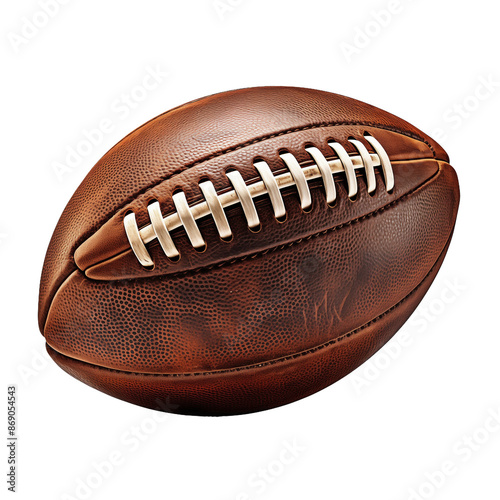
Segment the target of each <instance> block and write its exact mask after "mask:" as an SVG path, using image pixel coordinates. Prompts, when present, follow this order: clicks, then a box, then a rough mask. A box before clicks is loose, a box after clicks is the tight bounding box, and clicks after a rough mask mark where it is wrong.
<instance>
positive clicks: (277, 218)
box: [276, 214, 288, 224]
mask: <svg viewBox="0 0 500 500" xmlns="http://www.w3.org/2000/svg"><path fill="white" fill-rule="evenodd" d="M287 219H288V216H287V214H285V215H283V216H281V217H276V220H277V221H278V222H279V223H280V224H283V223H284V222H286V220H287Z"/></svg>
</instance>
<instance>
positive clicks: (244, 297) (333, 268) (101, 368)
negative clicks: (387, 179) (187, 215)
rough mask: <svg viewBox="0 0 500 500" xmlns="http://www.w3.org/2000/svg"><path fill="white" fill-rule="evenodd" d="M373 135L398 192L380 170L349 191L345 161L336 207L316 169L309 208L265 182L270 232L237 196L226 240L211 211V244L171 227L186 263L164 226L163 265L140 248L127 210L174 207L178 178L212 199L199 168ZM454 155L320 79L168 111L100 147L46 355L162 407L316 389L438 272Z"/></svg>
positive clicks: (52, 303) (96, 383)
mask: <svg viewBox="0 0 500 500" xmlns="http://www.w3.org/2000/svg"><path fill="white" fill-rule="evenodd" d="M365 133H369V134H370V135H372V136H373V137H375V138H376V139H377V140H378V141H379V142H380V143H381V144H382V145H383V147H384V149H385V150H386V151H387V152H388V155H389V157H390V159H391V163H392V165H393V170H394V175H395V187H394V189H393V190H392V191H391V192H390V193H387V192H386V190H385V187H384V182H383V177H382V175H381V172H380V171H379V169H377V172H376V181H377V190H376V191H375V193H373V194H371V195H370V194H368V193H367V190H366V180H365V178H364V177H363V173H362V172H360V171H358V174H357V178H356V180H357V183H358V187H359V192H358V195H357V197H356V199H355V200H350V199H349V198H348V197H347V192H346V182H345V179H344V178H343V176H342V175H339V176H335V184H336V188H337V203H336V205H335V206H334V207H330V206H329V205H327V204H326V201H325V193H324V188H323V185H322V181H321V179H318V180H316V181H311V182H310V183H309V187H310V190H311V195H312V200H313V203H312V208H311V210H310V211H308V212H307V213H306V212H304V211H302V209H301V208H300V200H299V197H298V194H297V190H296V188H287V189H284V190H283V191H282V196H283V199H284V202H285V207H286V210H287V219H286V221H285V222H278V221H276V219H275V218H274V216H273V211H272V207H271V204H270V202H269V199H268V198H267V197H265V196H264V197H262V198H260V199H259V200H258V201H257V203H256V207H257V212H258V214H259V217H260V220H261V224H262V228H261V231H260V232H257V233H254V232H251V231H249V230H248V228H247V226H246V219H245V218H244V215H243V212H242V210H241V208H240V207H239V206H234V207H231V208H229V209H227V210H226V215H227V218H228V221H229V224H230V226H231V229H232V232H233V239H232V240H231V241H230V242H225V241H222V240H221V239H220V238H219V236H218V233H217V230H216V228H215V224H214V221H213V219H212V218H210V217H207V218H206V219H204V220H202V221H200V223H199V227H200V229H201V232H202V234H203V237H204V239H205V241H206V242H207V248H206V250H205V252H198V251H196V250H195V249H193V248H192V246H191V245H190V243H189V241H188V239H187V237H186V234H185V233H184V232H183V230H181V229H179V230H176V231H174V232H173V233H172V236H173V238H174V241H175V244H176V246H177V247H178V249H179V250H180V253H181V258H180V260H179V261H178V262H172V261H170V260H169V259H168V258H167V257H166V256H165V255H164V253H163V252H162V250H161V248H160V247H159V245H158V243H157V242H152V243H150V244H148V251H149V252H150V254H151V256H152V258H153V260H154V262H155V267H154V269H153V270H147V269H145V268H143V267H142V266H141V265H140V264H139V263H138V261H137V259H136V258H135V256H134V254H133V253H132V252H131V250H130V247H129V245H128V240H127V238H126V236H125V233H124V230H123V217H124V216H125V214H126V213H128V212H130V211H133V212H134V213H135V214H136V219H137V221H138V224H139V227H143V226H145V225H147V224H148V223H149V218H148V213H147V205H148V204H149V203H150V202H151V201H153V200H158V201H159V202H160V205H161V207H162V213H163V215H164V216H165V215H168V214H169V213H172V212H173V211H174V207H173V204H172V193H173V192H174V191H175V190H178V189H182V190H183V191H184V193H185V194H186V198H187V200H188V202H189V203H190V204H193V203H196V202H198V201H200V200H201V199H202V195H201V191H200V189H199V182H200V181H201V180H203V179H207V178H208V179H210V180H211V181H212V183H213V184H214V186H215V188H216V190H217V192H221V191H224V190H228V189H230V188H231V186H230V183H229V181H228V179H227V177H226V176H225V172H226V170H227V169H228V168H233V169H237V170H238V171H239V172H240V173H241V174H242V176H243V178H244V179H245V181H247V182H248V181H251V180H252V179H258V173H257V171H256V169H255V167H254V166H253V161H254V160H255V158H262V159H264V160H265V161H266V162H267V163H268V164H269V166H270V168H271V170H272V171H273V173H274V174H279V173H281V172H282V171H284V166H283V162H282V161H281V160H280V158H279V153H280V152H283V151H285V150H286V151H289V152H291V153H293V154H294V156H295V157H296V158H297V159H298V160H299V162H300V163H301V164H306V163H308V162H309V163H311V158H310V157H309V155H308V154H307V153H306V151H305V148H306V147H307V146H309V145H314V146H316V147H317V148H318V149H320V150H321V151H322V152H323V154H324V155H325V156H326V157H327V158H329V159H332V158H336V154H335V152H334V151H333V150H332V148H331V147H329V145H328V141H331V140H333V141H336V142H339V143H340V144H342V145H343V146H344V147H345V149H346V150H347V151H348V152H349V153H351V154H355V153H356V152H355V149H354V148H353V147H352V145H351V144H350V143H349V141H348V139H349V138H350V137H354V138H356V139H358V140H360V141H363V142H364V144H365V146H366V147H367V149H368V150H369V151H371V152H373V148H372V147H371V146H370V145H369V143H368V142H366V140H365V139H364V134H365ZM448 161H449V159H448V156H447V155H446V153H445V152H444V150H443V149H442V148H441V147H440V146H439V145H438V144H437V143H435V142H434V141H433V140H432V139H430V138H429V137H427V136H426V135H424V134H423V133H422V132H420V131H419V130H417V129H416V128H414V127H413V126H411V125H409V124H408V123H406V122H405V121H403V120H401V119H399V118H397V117H395V116H393V115H390V114H389V113H386V112H384V111H381V110H379V109H377V108H374V107H372V106H369V105H367V104H364V103H361V102H359V101H355V100H353V99H349V98H347V97H343V96H338V95H335V94H330V93H327V92H320V91H315V90H310V89H299V88H287V87H264V88H253V89H243V90H238V91H232V92H226V93H223V94H217V95H214V96H209V97H206V98H203V99H199V100H197V101H194V102H192V103H188V104H186V105H184V106H181V107H179V108H176V109H174V110H172V111H170V112H167V113H165V114H163V115H160V116H159V117H157V118H155V119H153V120H151V121H150V122H148V123H146V124H145V125H144V126H142V127H140V128H139V129H137V130H136V131H134V132H132V133H131V134H130V135H129V136H127V137H126V138H125V139H123V140H122V141H121V142H120V143H118V144H117V145H116V146H115V147H114V148H113V149H111V150H110V151H109V152H108V153H107V154H106V155H105V156H104V157H103V158H102V159H101V160H100V161H99V163H98V164H97V165H96V166H95V167H94V168H93V169H92V171H91V172H90V173H89V175H88V176H87V177H86V178H85V180H84V181H83V183H82V184H81V186H80V187H79V188H78V190H77V191H76V193H75V195H74V196H73V198H72V199H71V200H70V202H69V203H68V206H67V208H66V209H65V211H64V213H63V215H62V216H61V219H60V221H59V223H58V226H57V228H56V230H55V232H54V236H53V238H52V240H51V243H50V245H49V249H48V252H47V256H46V260H45V264H44V269H43V273H42V280H41V286H40V307H39V322H40V329H41V331H42V333H43V334H44V335H45V339H46V342H47V344H48V346H50V347H48V350H49V353H50V354H51V356H52V357H53V358H54V359H55V361H56V362H57V363H58V364H59V365H60V366H62V367H63V368H64V369H65V370H66V371H68V372H69V373H71V374H72V375H74V376H76V377H77V378H79V379H81V380H83V381H84V382H86V383H88V384H89V385H91V386H93V387H96V388H98V389H99V390H102V391H104V392H107V393H108V394H111V395H114V396H116V397H119V398H121V399H124V400H126V401H130V402H133V403H136V404H140V405H143V406H147V407H150V408H155V407H156V406H157V400H158V398H159V399H160V400H162V401H164V400H165V399H166V398H167V399H168V401H170V403H171V406H169V407H168V408H163V409H165V410H166V411H174V412H178V413H193V414H207V415H224V414H236V413H245V412H251V411H258V410H263V409H267V408H271V407H274V406H278V405H281V404H286V403H288V402H291V401H294V400H296V399H299V398H301V397H304V396H307V395H309V394H312V393H313V392H316V391H317V390H320V389H321V388H323V387H326V386H327V385H329V384H331V383H333V382H334V381H336V380H338V379H339V378H341V377H342V376H344V375H346V374H347V373H349V372H350V371H351V370H353V369H354V368H356V367H357V366H359V364H361V363H362V362H363V361H365V360H366V359H367V358H368V357H369V356H370V355H372V354H373V353H374V352H375V351H376V350H377V349H379V348H380V347H381V346H382V345H383V344H384V343H385V342H386V341H387V340H388V339H389V338H390V337H391V336H392V335H393V334H394V333H395V331H397V329H398V328H399V327H400V326H401V324H402V323H403V322H404V321H405V320H406V319H407V318H408V316H409V315H410V314H411V312H412V311H413V309H414V307H416V305H417V304H418V301H419V300H421V298H422V296H423V293H425V290H426V289H427V288H428V286H429V285H430V283H431V282H432V279H433V277H434V276H435V273H436V272H437V270H438V268H439V266H440V264H441V262H442V259H443V258H444V253H445V251H446V249H447V245H448V244H449V239H450V237H451V234H452V231H453V227H454V223H455V219H456V214H457V210H458V203H459V189H458V181H457V178H456V174H455V172H454V170H453V169H452V167H451V166H450V165H449V164H448ZM376 318H378V319H377V321H375V319H376ZM382 318H383V319H382ZM353 332H359V333H357V334H356V336H354V335H351V334H352V333H353ZM354 337H355V339H356V340H353V339H354ZM319 346H327V347H325V348H321V349H320V348H319ZM300 353H303V354H300ZM283 359H284V360H285V361H284V362H278V361H277V360H283Z"/></svg>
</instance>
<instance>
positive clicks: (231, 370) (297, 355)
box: [49, 235, 451, 378]
mask: <svg viewBox="0 0 500 500" xmlns="http://www.w3.org/2000/svg"><path fill="white" fill-rule="evenodd" d="M450 239H451V235H450V238H448V240H447V242H446V244H445V246H444V248H443V250H442V251H441V253H440V254H439V257H438V258H437V260H436V262H435V263H434V264H433V265H432V267H431V268H430V270H429V272H428V273H427V274H426V275H425V276H424V278H423V279H422V281H420V283H419V284H418V285H417V286H416V287H415V288H414V289H413V290H412V291H411V292H410V293H408V295H406V296H405V297H403V298H402V299H401V300H400V301H399V302H397V303H396V304H394V305H393V306H392V307H390V308H389V309H387V310H386V311H384V312H383V313H382V314H379V315H378V316H377V317H375V318H373V319H372V320H370V321H368V322H367V323H365V324H364V325H362V326H360V327H358V328H355V329H354V330H351V331H350V332H348V333H345V334H344V335H341V336H340V337H337V338H336V339H333V340H329V341H328V342H325V343H324V344H320V345H318V346H315V347H311V348H310V349H307V350H305V351H301V352H298V353H295V354H290V355H288V356H283V357H281V358H276V359H271V360H268V361H263V362H262V363H254V364H252V365H244V366H238V367H235V368H227V369H222V370H214V371H204V372H193V373H142V372H128V371H125V370H117V369H115V368H107V367H105V366H99V365H94V364H92V363H87V362H86V361H81V360H79V359H75V358H71V357H69V356H65V355H64V354H61V353H60V352H58V351H56V350H55V349H54V348H52V347H51V346H49V347H50V348H51V349H52V350H53V351H55V352H57V354H59V355H60V356H62V357H64V358H67V359H71V360H72V361H77V362H79V363H83V364H86V365H89V366H92V367H93V368H97V369H99V370H105V371H107V372H114V373H119V374H126V375H133V376H144V377H167V378H180V377H185V378H187V377H201V376H210V375H223V374H226V373H235V372H241V371H245V370H251V369H255V368H264V367H267V366H272V365H275V364H279V363H285V362H286V361H292V360H294V359H297V358H300V357H303V356H307V355H308V354H314V353H315V352H317V351H321V350H323V349H326V348H327V347H330V346H332V345H334V344H338V343H340V342H341V341H342V340H345V339H347V338H349V337H352V336H354V335H357V334H359V333H360V332H362V331H363V330H365V329H366V328H368V327H369V326H371V325H373V324H374V323H376V322H377V321H380V320H381V319H382V318H384V317H385V316H387V315H388V314H390V313H391V312H392V311H394V310H395V309H397V308H398V307H399V306H400V305H401V304H403V303H404V302H405V301H407V300H408V299H409V298H410V297H411V296H412V295H413V294H415V292H416V291H417V290H419V289H420V288H421V286H422V285H423V283H424V282H425V281H426V279H427V278H428V277H429V276H430V275H431V274H432V272H433V271H434V269H435V267H436V266H437V264H438V262H439V260H440V259H441V257H442V256H443V253H444V252H445V251H446V248H447V246H448V243H449V242H450Z"/></svg>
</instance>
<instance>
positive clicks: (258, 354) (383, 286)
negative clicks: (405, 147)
mask: <svg viewBox="0 0 500 500" xmlns="http://www.w3.org/2000/svg"><path fill="white" fill-rule="evenodd" d="M455 185H456V176H455V173H454V171H453V169H452V168H451V167H450V166H449V165H448V164H444V163H443V164H441V169H440V170H439V171H438V173H437V174H434V176H433V177H431V179H430V180H428V181H426V182H425V183H423V184H422V185H421V186H420V187H417V188H415V189H414V190H413V191H411V192H409V193H407V194H406V195H403V196H402V197H400V198H398V199H397V200H393V201H392V202H390V203H389V204H387V205H385V206H384V205H383V206H382V207H380V208H378V209H375V210H373V211H372V212H371V213H370V214H368V215H364V216H362V217H360V218H358V219H351V221H350V223H349V224H343V225H341V226H333V227H331V228H330V229H328V230H326V231H325V230H324V229H323V227H320V228H319V231H317V232H313V231H311V233H310V237H308V238H304V239H301V240H296V241H295V242H291V243H289V244H288V245H284V246H280V247H274V248H273V249H270V250H269V251H265V252H261V253H257V254H255V255H254V256H252V257H251V258H244V259H233V260H232V261H229V262H226V264H225V265H223V266H215V267H209V268H199V269H197V270H194V271H190V272H184V273H179V274H178V275H166V276H159V277H151V278H149V279H136V280H131V281H95V280H89V279H88V278H86V277H85V276H84V274H83V273H82V272H81V271H79V270H77V271H75V272H74V273H73V274H72V275H71V277H70V278H69V279H68V280H66V281H65V283H64V284H63V285H62V286H61V288H60V289H59V291H58V293H57V295H56V296H55V299H54V301H53V304H52V308H51V310H50V313H49V316H48V318H47V324H46V328H45V337H46V341H47V343H48V344H49V345H51V346H52V347H54V348H55V349H56V350H57V351H58V352H60V353H62V354H65V355H67V356H70V357H73V358H76V359H80V360H83V361H86V362H89V363H95V364H97V365H100V366H105V367H108V368H115V369H119V370H126V371H140V372H156V373H191V372H195V371H200V370H218V369H223V368H233V367H238V366H243V365H248V364H253V363H259V362H264V361H269V360H271V359H275V358H278V357H281V356H287V355H291V354H294V353H295V352H298V351H302V350H304V349H309V348H312V347H315V346H317V345H320V344H322V343H324V342H328V341H330V340H332V339H335V338H337V337H339V336H342V335H344V334H345V333H346V332H348V331H350V330H353V329H355V328H356V327H358V326H359V325H362V324H364V323H366V322H368V321H370V320H371V319H372V318H374V317H376V316H378V315H379V314H381V313H383V312H384V311H386V310H387V309H389V308H390V307H392V306H393V305H394V304H396V303H397V302H398V301H399V300H400V299H401V298H402V297H404V296H405V295H407V294H408V293H410V292H411V290H413V289H414V288H415V287H416V286H417V285H418V284H419V283H420V282H421V281H422V279H423V278H424V277H425V275H426V274H427V273H428V272H429V269H430V268H431V267H432V266H433V264H434V263H435V262H436V260H437V258H438V256H439V255H440V253H441V252H442V249H443V247H444V246H445V244H446V242H447V241H448V238H449V235H450V233H451V231H452V228H453V223H454V219H455V214H456V209H457V206H458V205H457V202H458V199H457V197H456V192H455V190H454V186H455ZM365 196H367V197H369V196H368V195H366V193H365ZM344 198H347V196H345V197H344ZM347 202H348V203H350V204H351V206H354V205H356V202H349V201H348V200H347ZM358 202H359V203H360V204H362V203H363V198H361V199H359V200H358Z"/></svg>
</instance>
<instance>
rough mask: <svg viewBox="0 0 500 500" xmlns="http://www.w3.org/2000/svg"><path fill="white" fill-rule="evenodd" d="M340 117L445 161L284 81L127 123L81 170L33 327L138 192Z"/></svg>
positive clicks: (373, 116) (53, 245)
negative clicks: (95, 237)
mask: <svg viewBox="0 0 500 500" xmlns="http://www.w3.org/2000/svg"><path fill="white" fill-rule="evenodd" d="M343 124H344V125H348V124H352V125H356V126H371V127H376V128H378V129H381V130H391V131H395V132H397V133H400V134H403V135H405V136H408V137H412V138H414V139H417V140H418V141H420V142H423V143H425V144H427V145H428V146H429V151H430V152H431V153H432V154H433V156H435V157H436V158H438V159H441V160H444V161H448V157H447V155H446V153H445V151H444V150H443V149H442V148H441V147H440V146H439V145H438V144H437V143H435V142H434V141H433V140H432V139H430V138H429V137H428V136H426V135H425V134H423V133H422V132H421V131H419V130H418V129H417V128H415V127H413V126H412V125H410V124H409V123H407V122H405V121H404V120H402V119H400V118H398V117H396V116H394V115H392V114H390V113H387V112H385V111H382V110H380V109H378V108H375V107H373V106H370V105H368V104H365V103H362V102H360V101H356V100H354V99H350V98H348V97H344V96H340V95H337V94H331V93H329V92H322V91H317V90H311V89H301V88H291V87H258V88H250V89H241V90H235V91H231V92H225V93H222V94H216V95H212V96H208V97H205V98H203V99H198V100H196V101H193V102H191V103H188V104H185V105H183V106H180V107H178V108H176V109H174V110H171V111H169V112H167V113H164V114H162V115H160V116H158V117H156V118H155V119H153V120H151V121H149V122H148V123H146V124H145V125H143V126H142V127H140V128H138V129H136V130H135V131H133V132H132V133H131V134H129V135H128V136H127V137H125V138H124V139H123V140H122V141H120V142H119V143H118V144H117V145H116V146H114V147H113V148H112V149H111V150H110V151H109V152H108V153H106V155H105V156H104V157H103V158H102V159H101V160H100V161H99V162H98V163H97V165H96V166H95V167H94V168H93V169H92V171H91V172H90V173H89V175H87V177H86V178H85V179H84V181H83V182H82V184H81V185H80V187H79V188H78V189H77V191H76V192H75V194H74V195H73V197H72V198H71V200H70V201H69V203H68V205H67V207H66V209H65V210H64V212H63V214H62V216H61V218H60V220H59V223H58V224H57V227H56V229H55V231H54V235H53V237H52V239H51V242H50V244H49V248H48V250H47V255H46V259H45V264H44V268H43V272H42V279H41V283H40V300H39V324H40V330H41V331H42V332H43V331H44V325H45V318H46V315H47V313H48V310H49V307H50V304H51V301H52V298H53V297H54V294H55V293H56V291H57V289H58V287H59V286H60V285H61V283H62V282H63V281H64V280H65V279H66V278H67V277H68V276H69V275H70V274H71V273H72V272H73V271H74V270H75V269H76V265H75V262H74V252H75V250H76V249H77V248H78V247H79V246H80V245H81V244H82V243H83V242H84V241H85V240H87V239H88V238H89V237H90V236H91V235H92V234H93V233H94V232H96V231H97V230H98V229H99V228H100V227H101V226H102V225H103V224H104V223H105V222H106V221H108V220H109V219H111V218H112V217H113V215H115V214H116V213H117V212H118V211H119V210H120V209H122V208H123V207H125V206H127V205H128V204H129V203H131V202H133V200H134V199H136V198H138V197H139V196H140V194H141V193H145V192H147V191H149V190H151V189H152V188H154V187H155V186H156V185H157V184H159V183H161V182H162V181H165V180H167V179H172V181H173V182H175V177H176V175H178V174H180V173H182V172H184V171H185V170H188V169H191V168H193V166H195V165H196V164H200V163H202V162H204V161H207V160H208V159H210V158H216V157H220V156H222V155H225V154H228V153H229V152H232V151H238V150H240V149H242V146H244V145H251V144H252V143H253V142H254V141H259V142H261V143H262V142H264V141H265V139H266V138H269V139H271V138H273V137H274V136H280V137H283V136H287V135H289V134H293V133H295V132H296V131H298V130H306V129H308V128H311V129H316V128H317V129H321V130H322V129H323V128H326V127H329V126H331V125H333V126H337V125H343ZM334 138H335V136H334Z"/></svg>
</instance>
